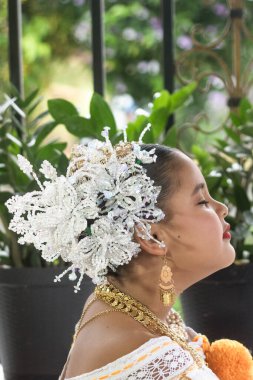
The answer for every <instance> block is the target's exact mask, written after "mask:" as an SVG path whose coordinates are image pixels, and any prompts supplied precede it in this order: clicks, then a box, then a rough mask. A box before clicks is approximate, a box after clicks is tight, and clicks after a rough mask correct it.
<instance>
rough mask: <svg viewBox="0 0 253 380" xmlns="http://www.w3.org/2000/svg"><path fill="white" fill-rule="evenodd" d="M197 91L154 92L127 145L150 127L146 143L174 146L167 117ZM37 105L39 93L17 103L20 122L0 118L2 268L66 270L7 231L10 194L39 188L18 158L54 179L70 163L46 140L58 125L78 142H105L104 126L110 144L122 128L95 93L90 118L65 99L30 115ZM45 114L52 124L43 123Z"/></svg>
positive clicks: (8, 112) (8, 115)
mask: <svg viewBox="0 0 253 380" xmlns="http://www.w3.org/2000/svg"><path fill="white" fill-rule="evenodd" d="M195 87H196V85H195V83H192V84H191V85H188V86H186V87H183V88H182V89H180V90H178V91H177V92H175V93H174V94H169V93H168V92H167V91H165V90H163V91H161V92H160V93H157V94H156V95H155V96H154V100H153V103H152V104H151V106H150V111H148V112H147V111H145V112H144V111H143V112H142V114H141V115H137V116H136V119H135V121H133V122H130V123H129V125H128V138H129V140H137V139H138V138H139V135H140V133H141V131H142V130H143V129H144V128H145V127H146V126H147V125H148V124H149V123H150V124H151V125H152V128H151V129H150V131H149V132H148V133H147V134H145V137H144V142H146V143H155V142H159V143H168V142H170V143H171V145H173V136H174V127H173V128H171V129H169V130H168V131H167V130H166V125H167V122H168V118H169V116H170V115H171V114H172V113H173V112H174V111H175V110H176V109H178V108H179V107H181V106H182V105H183V104H184V103H185V101H186V100H187V99H188V98H189V97H190V96H191V93H192V92H193V91H194V89H195ZM39 102H40V99H39V98H38V97H37V91H35V92H33V93H32V94H31V95H29V96H28V97H27V98H26V99H25V100H22V99H20V98H17V101H16V104H17V105H18V107H19V108H20V109H21V110H23V111H24V112H25V115H26V117H25V118H23V119H22V120H20V115H17V113H16V112H13V109H10V108H7V109H5V110H4V108H6V107H2V115H1V118H0V183H1V187H0V218H1V219H0V221H1V224H0V266H1V265H8V266H14V267H22V266H50V265H59V264H61V265H62V264H64V265H65V263H64V262H63V261H62V260H60V259H59V260H58V259H57V260H55V261H54V262H53V263H47V262H46V261H45V260H43V259H42V258H41V257H40V255H39V254H38V252H37V251H36V250H35V249H34V248H33V247H32V246H30V245H19V244H18V243H17V236H16V234H14V233H12V232H11V231H9V230H8V224H9V221H10V215H9V214H8V211H7V208H6V206H5V205H4V202H5V201H6V200H7V199H8V198H9V197H10V196H11V195H12V194H13V193H24V192H27V191H31V190H35V189H37V184H36V182H35V180H34V179H33V178H32V177H28V176H27V175H25V174H24V173H22V172H21V170H20V169H19V166H18V164H17V154H22V155H23V156H25V157H27V158H28V160H29V161H30V162H32V163H33V167H34V170H35V172H36V173H37V175H38V177H39V178H40V172H39V170H38V169H39V167H40V164H41V162H42V161H43V160H45V159H46V160H48V161H50V162H51V163H52V164H53V165H54V167H55V168H56V170H57V172H58V174H65V173H66V169H67V165H68V159H67V157H66V155H65V153H64V150H65V148H66V146H67V143H65V142H64V143H61V142H58V141H49V142H46V141H45V139H46V138H47V137H48V135H49V134H50V133H51V132H52V131H53V130H54V128H55V127H56V126H57V125H59V124H63V125H64V126H65V127H66V129H67V130H68V131H69V132H70V133H71V134H72V135H73V136H76V137H78V138H79V139H80V138H86V139H87V138H97V139H103V138H102V136H101V132H102V130H103V128H104V127H105V126H109V127H110V138H111V140H112V141H113V142H114V143H117V142H118V141H119V140H120V139H122V137H123V136H122V134H123V132H122V129H119V128H117V126H116V122H115V119H114V116H113V114H112V111H111V109H110V107H109V105H108V104H107V103H106V101H105V100H104V99H103V98H102V97H101V96H100V95H99V94H96V93H94V95H93V96H92V99H91V103H90V117H89V118H85V117H83V116H80V114H79V113H78V111H77V109H76V107H75V106H74V105H73V104H72V103H70V102H68V101H66V100H64V99H52V100H49V101H48V110H46V111H45V112H42V113H39V114H38V115H36V116H33V115H34V110H35V109H36V107H37V106H38V104H39ZM0 110H1V109H0ZM0 112H1V111H0ZM49 115H51V117H52V120H51V121H46V120H47V119H48V116H49ZM41 180H43V178H41ZM1 226H2V228H1ZM6 252H7V253H8V254H6Z"/></svg>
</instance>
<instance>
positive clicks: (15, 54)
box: [8, 0, 174, 95]
mask: <svg viewBox="0 0 253 380" xmlns="http://www.w3.org/2000/svg"><path fill="white" fill-rule="evenodd" d="M160 8H161V12H160V14H161V20H162V25H163V45H162V46H163V54H162V61H163V62H161V67H163V81H164V88H165V89H167V90H168V91H170V92H173V90H174V49H173V14H174V1H173V0H160ZM90 11H91V20H92V56H93V66H92V69H93V84H94V91H96V92H98V93H100V94H101V95H103V94H104V92H105V82H106V74H105V44H104V0H91V1H90ZM8 24H9V72H10V81H11V83H12V84H13V85H14V86H15V87H16V88H17V89H18V91H19V93H20V94H21V95H23V92H24V90H23V70H22V49H21V39H22V9H21V0H8Z"/></svg>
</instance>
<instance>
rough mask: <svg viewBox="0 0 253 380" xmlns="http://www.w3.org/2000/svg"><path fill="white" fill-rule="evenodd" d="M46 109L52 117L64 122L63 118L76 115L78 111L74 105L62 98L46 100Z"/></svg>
mask: <svg viewBox="0 0 253 380" xmlns="http://www.w3.org/2000/svg"><path fill="white" fill-rule="evenodd" d="M47 104H48V110H49V112H50V114H51V115H52V116H53V118H54V119H55V120H56V121H57V122H58V123H62V124H64V122H65V120H66V119H67V118H69V117H70V116H77V115H78V111H77V109H76V108H75V106H74V105H73V104H72V103H70V102H68V101H67V100H64V99H51V100H48V102H47Z"/></svg>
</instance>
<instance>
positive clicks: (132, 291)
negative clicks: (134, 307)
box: [107, 264, 179, 323]
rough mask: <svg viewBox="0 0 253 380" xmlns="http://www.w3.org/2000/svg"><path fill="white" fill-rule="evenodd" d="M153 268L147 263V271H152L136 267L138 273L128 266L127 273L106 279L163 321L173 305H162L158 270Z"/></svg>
mask: <svg viewBox="0 0 253 380" xmlns="http://www.w3.org/2000/svg"><path fill="white" fill-rule="evenodd" d="M128 265H129V264H128ZM150 268H151V269H150ZM154 268H155V267H154V266H152V265H149V272H151V271H152V273H147V270H146V268H144V269H143V270H140V268H138V275H137V273H136V271H134V270H131V268H128V269H130V270H128V271H127V273H124V274H123V275H119V276H113V275H110V276H107V279H108V282H109V283H111V284H112V285H114V286H116V287H117V288H118V289H119V290H121V291H122V292H123V293H126V294H127V295H129V296H131V297H133V298H134V299H136V300H137V301H139V302H141V303H142V304H143V305H145V306H146V307H148V308H149V309H150V310H151V311H152V312H153V313H154V314H155V315H156V316H157V317H158V318H159V319H160V320H161V321H162V322H164V323H165V322H166V317H167V316H168V314H169V312H170V310H171V308H172V307H173V305H170V306H164V305H163V303H162V301H161V299H160V290H159V276H160V270H157V271H156V270H155V269H154ZM132 269H133V268H132ZM176 294H177V291H176ZM177 295H179V294H177Z"/></svg>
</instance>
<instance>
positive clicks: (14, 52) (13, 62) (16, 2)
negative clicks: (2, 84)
mask: <svg viewBox="0 0 253 380" xmlns="http://www.w3.org/2000/svg"><path fill="white" fill-rule="evenodd" d="M8 24H9V76H10V82H11V83H12V84H13V85H14V86H15V87H16V88H17V90H18V92H19V93H20V95H21V96H23V92H24V86H23V68H22V48H21V38H22V31H21V30H22V11H21V0H8Z"/></svg>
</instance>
